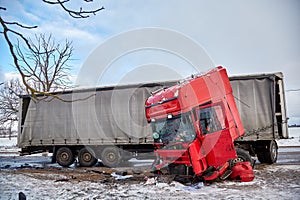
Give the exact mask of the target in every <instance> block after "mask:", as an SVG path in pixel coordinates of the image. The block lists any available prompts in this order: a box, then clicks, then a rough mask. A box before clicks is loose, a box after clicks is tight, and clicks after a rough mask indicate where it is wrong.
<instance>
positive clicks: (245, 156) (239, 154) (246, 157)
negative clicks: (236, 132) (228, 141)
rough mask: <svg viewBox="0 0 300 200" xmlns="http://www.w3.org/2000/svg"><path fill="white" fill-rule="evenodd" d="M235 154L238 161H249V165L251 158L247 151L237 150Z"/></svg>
mask: <svg viewBox="0 0 300 200" xmlns="http://www.w3.org/2000/svg"><path fill="white" fill-rule="evenodd" d="M236 154H237V157H238V159H239V161H241V162H245V161H249V162H250V163H252V158H251V156H250V154H249V152H248V151H246V150H244V149H240V148H237V149H236Z"/></svg>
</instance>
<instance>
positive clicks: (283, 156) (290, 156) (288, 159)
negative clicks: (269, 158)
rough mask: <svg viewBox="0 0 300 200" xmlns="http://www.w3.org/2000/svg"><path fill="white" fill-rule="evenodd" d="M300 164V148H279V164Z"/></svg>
mask: <svg viewBox="0 0 300 200" xmlns="http://www.w3.org/2000/svg"><path fill="white" fill-rule="evenodd" d="M296 163H299V164H300V146H298V147H279V149H278V159H277V164H296Z"/></svg>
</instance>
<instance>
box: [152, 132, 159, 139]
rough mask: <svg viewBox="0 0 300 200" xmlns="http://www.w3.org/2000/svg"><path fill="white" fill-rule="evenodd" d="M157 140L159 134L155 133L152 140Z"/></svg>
mask: <svg viewBox="0 0 300 200" xmlns="http://www.w3.org/2000/svg"><path fill="white" fill-rule="evenodd" d="M158 138H159V134H158V133H157V132H154V133H153V139H154V140H157V139H158Z"/></svg>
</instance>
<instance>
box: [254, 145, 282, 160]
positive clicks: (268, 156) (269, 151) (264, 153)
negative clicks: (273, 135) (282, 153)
mask: <svg viewBox="0 0 300 200" xmlns="http://www.w3.org/2000/svg"><path fill="white" fill-rule="evenodd" d="M277 156H278V147H277V143H276V141H274V140H271V141H268V143H266V144H265V145H264V148H263V149H261V150H260V151H259V152H258V153H257V158H258V160H259V162H260V163H267V164H273V163H276V161H277Z"/></svg>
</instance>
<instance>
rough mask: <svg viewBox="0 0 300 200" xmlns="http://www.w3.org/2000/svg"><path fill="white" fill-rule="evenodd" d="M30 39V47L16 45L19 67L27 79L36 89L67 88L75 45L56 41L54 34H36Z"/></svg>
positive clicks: (46, 90) (53, 89) (44, 90)
mask: <svg viewBox="0 0 300 200" xmlns="http://www.w3.org/2000/svg"><path fill="white" fill-rule="evenodd" d="M35 38H36V43H35V42H33V41H32V40H29V44H30V46H31V48H30V49H26V48H25V49H23V48H22V47H20V46H19V45H17V47H16V53H17V57H18V62H19V67H20V70H21V71H22V74H23V75H24V76H25V81H26V83H28V84H29V85H30V87H32V88H34V89H35V90H36V91H41V92H51V91H55V90H56V89H65V88H66V86H67V85H68V84H69V83H70V81H69V78H68V71H69V69H70V67H69V66H68V64H67V62H68V61H70V59H71V56H72V52H73V47H72V42H69V41H68V40H66V41H65V42H64V43H56V42H55V40H54V39H53V38H52V36H51V35H50V36H48V37H46V36H45V35H44V34H40V35H39V36H37V35H36V36H35Z"/></svg>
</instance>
